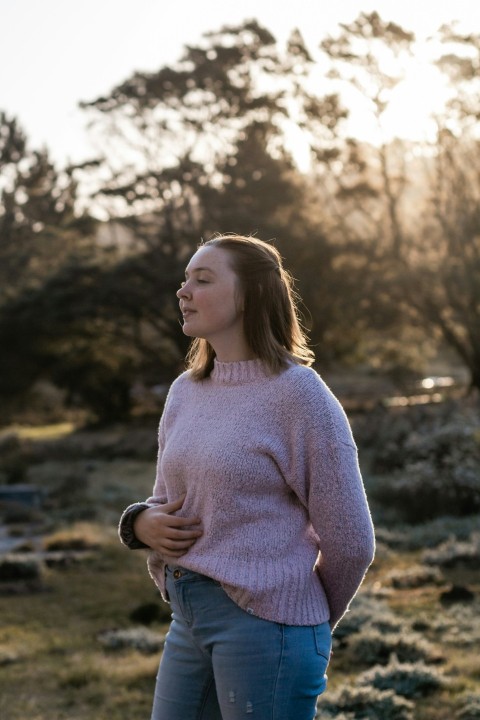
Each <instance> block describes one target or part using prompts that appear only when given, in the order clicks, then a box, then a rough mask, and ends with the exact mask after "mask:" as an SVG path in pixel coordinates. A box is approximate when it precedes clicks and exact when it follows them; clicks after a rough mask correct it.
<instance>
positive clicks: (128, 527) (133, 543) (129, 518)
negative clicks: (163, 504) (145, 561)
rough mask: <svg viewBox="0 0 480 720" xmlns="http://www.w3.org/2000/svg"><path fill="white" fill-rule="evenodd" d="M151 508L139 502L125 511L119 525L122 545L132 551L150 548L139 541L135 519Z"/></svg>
mask: <svg viewBox="0 0 480 720" xmlns="http://www.w3.org/2000/svg"><path fill="white" fill-rule="evenodd" d="M149 507H150V505H149V504H148V503H146V502H139V503H134V504H133V505H129V506H128V507H127V508H126V510H124V511H123V514H122V517H121V518H120V522H119V524H118V536H119V538H120V540H121V541H122V543H123V544H124V545H126V546H127V547H128V548H130V550H143V549H145V548H148V547H149V546H148V545H145V543H143V542H141V540H138V538H137V537H136V536H135V533H134V531H133V524H134V522H135V518H136V517H137V515H139V514H140V513H141V512H143V511H144V510H146V509H147V508H149Z"/></svg>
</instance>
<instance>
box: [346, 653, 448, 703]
mask: <svg viewBox="0 0 480 720" xmlns="http://www.w3.org/2000/svg"><path fill="white" fill-rule="evenodd" d="M358 681H359V683H360V685H372V686H373V687H374V688H377V690H394V691H395V692H396V693H397V695H402V696H403V697H406V698H418V697H425V696H427V695H430V694H431V693H432V692H435V690H438V689H439V688H441V687H442V686H443V685H444V682H445V680H444V677H443V676H442V674H441V673H440V672H439V671H438V670H436V669H432V668H429V667H427V666H426V665H425V664H424V663H399V662H398V660H397V659H396V658H393V659H392V660H391V661H390V662H389V664H388V665H386V666H385V667H374V668H372V669H371V670H367V672H365V673H363V674H362V675H360V677H359V679H358Z"/></svg>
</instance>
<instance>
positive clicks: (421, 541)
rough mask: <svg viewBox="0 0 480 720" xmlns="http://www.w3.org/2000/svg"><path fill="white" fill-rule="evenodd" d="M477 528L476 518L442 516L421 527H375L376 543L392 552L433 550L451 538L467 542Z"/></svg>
mask: <svg viewBox="0 0 480 720" xmlns="http://www.w3.org/2000/svg"><path fill="white" fill-rule="evenodd" d="M477 527H478V517H470V518H469V517H464V518H458V517H451V516H443V517H438V518H434V519H433V520H429V521H427V522H425V523H422V525H407V524H401V525H396V526H395V527H394V528H392V527H377V528H376V531H375V535H376V538H377V541H378V540H380V541H381V542H382V543H386V544H387V545H388V546H389V547H390V548H392V549H394V550H407V551H415V550H424V549H425V548H433V547H436V546H437V545H440V544H441V543H442V542H444V541H445V537H447V536H451V537H452V538H456V539H457V540H469V539H470V534H471V533H472V532H473V531H474V530H475V529H476V528H477Z"/></svg>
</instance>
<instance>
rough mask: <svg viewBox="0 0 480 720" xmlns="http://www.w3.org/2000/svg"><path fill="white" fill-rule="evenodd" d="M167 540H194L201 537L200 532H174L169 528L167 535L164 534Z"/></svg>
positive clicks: (173, 529)
mask: <svg viewBox="0 0 480 720" xmlns="http://www.w3.org/2000/svg"><path fill="white" fill-rule="evenodd" d="M164 535H165V536H167V537H168V539H169V540H196V539H197V538H199V537H201V535H203V532H202V531H201V530H175V528H172V527H169V528H168V533H164Z"/></svg>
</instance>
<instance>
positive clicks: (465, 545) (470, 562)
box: [423, 533, 480, 570]
mask: <svg viewBox="0 0 480 720" xmlns="http://www.w3.org/2000/svg"><path fill="white" fill-rule="evenodd" d="M423 562H425V563H427V564H428V565H439V566H440V567H443V568H452V567H456V566H457V565H462V566H464V567H467V568H470V569H471V570H478V569H480V533H472V534H471V536H470V539H469V541H467V542H459V541H458V540H456V539H455V538H449V539H448V540H446V541H445V542H444V543H442V544H441V545H439V546H438V547H437V548H435V549H433V550H427V551H425V552H424V554H423Z"/></svg>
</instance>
